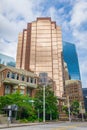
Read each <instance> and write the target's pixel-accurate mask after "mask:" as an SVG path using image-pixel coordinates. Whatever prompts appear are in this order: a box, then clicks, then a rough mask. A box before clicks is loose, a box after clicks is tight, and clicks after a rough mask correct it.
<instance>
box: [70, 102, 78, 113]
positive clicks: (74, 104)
mask: <svg viewBox="0 0 87 130" xmlns="http://www.w3.org/2000/svg"><path fill="white" fill-rule="evenodd" d="M71 113H72V114H74V115H78V113H79V102H78V101H77V100H74V101H73V102H72V104H71Z"/></svg>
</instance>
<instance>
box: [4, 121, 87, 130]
mask: <svg viewBox="0 0 87 130" xmlns="http://www.w3.org/2000/svg"><path fill="white" fill-rule="evenodd" d="M3 130H87V122H71V123H70V122H65V123H50V124H43V125H33V126H22V127H13V128H5V129H3Z"/></svg>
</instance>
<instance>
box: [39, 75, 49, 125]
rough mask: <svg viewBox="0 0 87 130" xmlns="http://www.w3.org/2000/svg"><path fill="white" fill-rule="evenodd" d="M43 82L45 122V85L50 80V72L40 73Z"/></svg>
mask: <svg viewBox="0 0 87 130" xmlns="http://www.w3.org/2000/svg"><path fill="white" fill-rule="evenodd" d="M39 76H40V80H41V84H42V85H43V122H44V123H45V115H46V113H45V87H46V86H47V82H48V74H47V73H46V72H42V73H40V74H39Z"/></svg>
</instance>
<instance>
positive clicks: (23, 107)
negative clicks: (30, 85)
mask: <svg viewBox="0 0 87 130" xmlns="http://www.w3.org/2000/svg"><path fill="white" fill-rule="evenodd" d="M30 100H32V98H31V97H29V96H28V95H22V94H20V93H19V92H16V93H13V94H9V95H5V96H1V97H0V110H2V109H3V108H4V107H5V106H8V105H13V104H15V105H17V106H18V114H17V118H19V119H24V118H26V119H29V118H31V116H32V115H35V114H36V113H35V110H34V109H32V104H31V102H30Z"/></svg>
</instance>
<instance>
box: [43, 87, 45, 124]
mask: <svg viewBox="0 0 87 130" xmlns="http://www.w3.org/2000/svg"><path fill="white" fill-rule="evenodd" d="M43 122H45V85H43Z"/></svg>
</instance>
